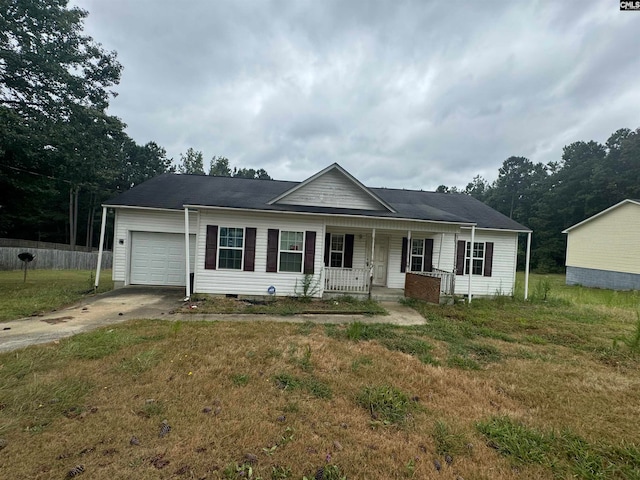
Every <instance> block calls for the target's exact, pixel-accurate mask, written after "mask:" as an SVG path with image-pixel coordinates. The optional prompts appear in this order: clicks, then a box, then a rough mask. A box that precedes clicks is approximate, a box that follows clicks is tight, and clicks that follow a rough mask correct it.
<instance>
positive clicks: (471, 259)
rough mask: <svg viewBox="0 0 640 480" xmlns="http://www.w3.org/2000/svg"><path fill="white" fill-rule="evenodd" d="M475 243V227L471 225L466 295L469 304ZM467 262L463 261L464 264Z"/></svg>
mask: <svg viewBox="0 0 640 480" xmlns="http://www.w3.org/2000/svg"><path fill="white" fill-rule="evenodd" d="M475 242H476V226H475V225H472V226H471V248H470V249H469V250H470V253H471V255H470V256H469V291H468V293H467V296H468V298H469V303H471V299H472V296H471V279H472V278H473V248H474V244H475ZM465 256H466V252H465ZM466 263H467V262H466V261H465V264H466Z"/></svg>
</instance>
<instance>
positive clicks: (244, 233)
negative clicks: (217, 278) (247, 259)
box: [216, 226, 247, 272]
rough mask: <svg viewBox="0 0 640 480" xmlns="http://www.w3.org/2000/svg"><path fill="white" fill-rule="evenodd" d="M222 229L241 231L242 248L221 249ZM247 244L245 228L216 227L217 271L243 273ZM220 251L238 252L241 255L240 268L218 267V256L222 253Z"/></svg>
mask: <svg viewBox="0 0 640 480" xmlns="http://www.w3.org/2000/svg"><path fill="white" fill-rule="evenodd" d="M223 229H227V230H228V229H234V230H242V247H223V246H222V245H220V240H221V238H222V230H223ZM246 244H247V230H246V227H222V226H220V227H218V241H217V245H218V255H217V258H216V260H217V262H218V263H217V265H218V270H229V271H234V272H235V271H243V270H244V255H245V247H246ZM222 250H240V252H241V255H240V267H239V268H229V267H221V266H220V254H221V253H222Z"/></svg>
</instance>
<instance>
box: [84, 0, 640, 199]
mask: <svg viewBox="0 0 640 480" xmlns="http://www.w3.org/2000/svg"><path fill="white" fill-rule="evenodd" d="M75 4H77V5H79V6H80V7H82V8H85V9H86V10H88V11H89V13H90V15H89V18H88V19H87V22H86V28H87V31H88V32H89V33H90V34H91V35H93V36H94V38H96V40H98V41H100V42H101V43H102V44H103V45H104V46H105V48H107V49H114V50H116V51H117V52H118V55H119V59H120V61H121V63H122V64H123V65H124V67H125V70H124V73H123V78H122V82H121V84H120V85H119V87H118V88H117V91H118V92H119V94H120V95H119V96H118V97H117V98H116V99H114V101H113V102H112V106H111V112H112V113H113V114H115V115H117V116H119V117H121V118H122V119H123V120H124V121H125V122H126V123H127V124H128V126H129V127H128V132H129V134H130V135H131V136H132V137H133V138H134V139H135V140H136V141H138V142H139V143H144V142H146V141H149V140H154V141H156V142H158V143H159V144H161V145H163V146H164V147H165V148H167V150H168V152H169V154H170V155H171V156H173V157H174V159H177V158H179V154H180V152H184V151H185V150H186V149H187V148H189V147H193V148H195V149H197V150H202V151H203V152H204V154H205V156H206V157H207V158H210V157H211V156H213V155H225V156H227V157H229V158H230V159H231V161H232V164H234V165H237V166H247V167H254V168H265V169H266V170H267V171H268V172H269V173H270V174H271V175H272V176H274V177H275V178H279V179H295V180H302V179H304V178H306V177H307V176H309V175H312V174H313V173H315V172H317V171H318V170H320V169H321V168H324V167H325V166H326V165H328V164H330V163H332V162H338V163H340V164H341V165H343V166H344V167H345V168H346V169H347V170H349V171H350V172H351V173H353V174H354V175H355V176H356V177H357V178H359V179H360V180H362V181H363V182H364V183H365V184H367V185H371V186H387V187H400V188H402V187H405V188H422V189H434V188H435V187H437V186H438V185H439V184H445V185H458V186H464V185H466V183H467V182H469V181H470V180H471V179H472V178H473V176H475V175H477V174H480V175H483V176H484V177H485V178H488V179H490V180H492V179H494V178H495V177H496V175H497V170H498V168H499V166H500V165H501V164H502V162H503V161H504V160H505V159H506V158H507V157H508V156H510V155H524V156H527V157H529V158H530V159H531V160H533V161H540V162H544V163H546V162H549V161H557V160H559V159H560V156H561V154H562V147H563V146H564V145H566V144H568V143H571V142H573V141H577V140H591V139H594V140H597V141H605V140H606V138H607V137H608V136H609V135H610V134H611V133H612V132H613V131H615V130H616V129H618V128H621V127H629V128H636V127H638V126H640V125H639V123H640V122H639V119H638V113H637V112H639V111H640V108H639V107H640V94H639V93H637V88H636V86H635V84H636V83H637V78H638V76H639V75H638V74H640V57H638V55H637V54H636V53H637V51H638V46H639V40H638V38H637V30H638V27H640V23H639V22H640V13H637V14H634V13H636V12H620V11H618V6H617V4H615V3H611V2H574V1H569V2H551V1H548V2H545V1H538V2H530V3H528V4H522V3H520V2H498V1H495V2H472V1H469V2H435V1H434V2H424V1H401V2H388V1H373V2H371V1H348V2H345V1H338V0H335V1H323V2H312V1H299V0H296V1H285V0H281V1H271V2H263V1H230V0H229V1H216V2H210V1H206V0H191V1H189V2H170V1H165V0H162V1H151V0H147V1H136V2H131V1H127V0H111V1H109V2H103V1H100V0H76V1H75Z"/></svg>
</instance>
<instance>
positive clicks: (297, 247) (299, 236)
mask: <svg viewBox="0 0 640 480" xmlns="http://www.w3.org/2000/svg"><path fill="white" fill-rule="evenodd" d="M303 252H304V234H303V232H288V231H281V232H280V250H279V252H278V253H279V262H278V265H279V271H280V272H296V273H300V272H302V255H303Z"/></svg>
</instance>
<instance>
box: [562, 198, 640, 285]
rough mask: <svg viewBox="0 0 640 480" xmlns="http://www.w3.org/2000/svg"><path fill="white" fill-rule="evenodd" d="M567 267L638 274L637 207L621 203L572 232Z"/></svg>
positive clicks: (639, 233) (639, 212)
mask: <svg viewBox="0 0 640 480" xmlns="http://www.w3.org/2000/svg"><path fill="white" fill-rule="evenodd" d="M566 264H567V266H568V267H580V268H590V269H594V270H606V271H612V272H623V273H636V274H640V205H637V204H635V203H624V204H622V205H620V206H619V207H617V208H614V209H612V210H610V211H608V212H606V213H604V214H602V215H600V216H598V217H596V218H593V219H592V220H590V221H588V222H585V223H584V224H582V225H580V226H578V227H576V228H574V229H571V230H570V231H569V232H568V233H567V260H566Z"/></svg>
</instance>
